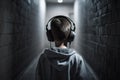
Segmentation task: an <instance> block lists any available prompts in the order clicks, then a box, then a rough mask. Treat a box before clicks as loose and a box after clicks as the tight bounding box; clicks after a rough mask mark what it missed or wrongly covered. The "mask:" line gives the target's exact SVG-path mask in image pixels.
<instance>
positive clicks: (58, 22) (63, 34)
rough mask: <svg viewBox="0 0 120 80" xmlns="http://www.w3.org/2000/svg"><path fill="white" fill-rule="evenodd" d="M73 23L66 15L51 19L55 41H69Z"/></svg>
mask: <svg viewBox="0 0 120 80" xmlns="http://www.w3.org/2000/svg"><path fill="white" fill-rule="evenodd" d="M70 28H71V23H70V21H68V19H66V18H64V17H56V18H54V19H53V20H52V21H51V31H52V35H53V38H54V40H55V41H58V42H63V43H64V42H67V38H68V37H69V34H70Z"/></svg>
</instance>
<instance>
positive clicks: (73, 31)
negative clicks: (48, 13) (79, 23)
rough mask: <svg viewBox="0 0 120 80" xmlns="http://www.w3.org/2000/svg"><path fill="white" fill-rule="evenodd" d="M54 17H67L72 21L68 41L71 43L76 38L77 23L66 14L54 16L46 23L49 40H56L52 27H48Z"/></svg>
mask: <svg viewBox="0 0 120 80" xmlns="http://www.w3.org/2000/svg"><path fill="white" fill-rule="evenodd" d="M54 18H65V19H67V20H68V21H69V22H70V24H71V27H70V34H69V36H68V39H67V42H70V43H71V42H72V41H73V40H74V38H75V29H76V27H75V23H74V22H73V21H72V20H71V19H70V18H68V17H66V16H62V15H59V16H55V17H52V18H51V19H50V20H49V21H48V23H47V24H46V35H47V38H48V41H50V42H53V41H54V38H53V35H52V31H51V29H48V24H49V23H50V22H51V21H52V20H53V19H54Z"/></svg>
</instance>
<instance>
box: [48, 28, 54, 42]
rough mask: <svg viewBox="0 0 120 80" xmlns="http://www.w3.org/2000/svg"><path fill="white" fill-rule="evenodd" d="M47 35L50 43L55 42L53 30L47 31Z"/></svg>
mask: <svg viewBox="0 0 120 80" xmlns="http://www.w3.org/2000/svg"><path fill="white" fill-rule="evenodd" d="M46 35H47V38H48V41H51V42H53V41H54V38H53V35H52V31H51V30H47V32H46Z"/></svg>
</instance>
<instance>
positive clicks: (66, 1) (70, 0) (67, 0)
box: [46, 0, 75, 3]
mask: <svg viewBox="0 0 120 80" xmlns="http://www.w3.org/2000/svg"><path fill="white" fill-rule="evenodd" d="M74 1H75V0H63V3H73V2H74ZM46 2H50V3H57V0H46Z"/></svg>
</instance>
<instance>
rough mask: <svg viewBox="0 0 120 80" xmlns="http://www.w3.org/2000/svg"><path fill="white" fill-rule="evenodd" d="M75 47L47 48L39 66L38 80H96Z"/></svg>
mask: <svg viewBox="0 0 120 80" xmlns="http://www.w3.org/2000/svg"><path fill="white" fill-rule="evenodd" d="M86 70H87V69H86V66H85V64H84V62H83V59H82V57H81V56H80V55H78V54H77V53H76V52H75V51H74V50H73V49H68V48H66V49H62V48H58V47H54V48H51V49H45V51H44V52H43V54H41V56H40V59H39V62H38V66H37V76H36V78H37V80H94V78H93V77H90V75H91V74H88V72H87V71H86Z"/></svg>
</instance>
